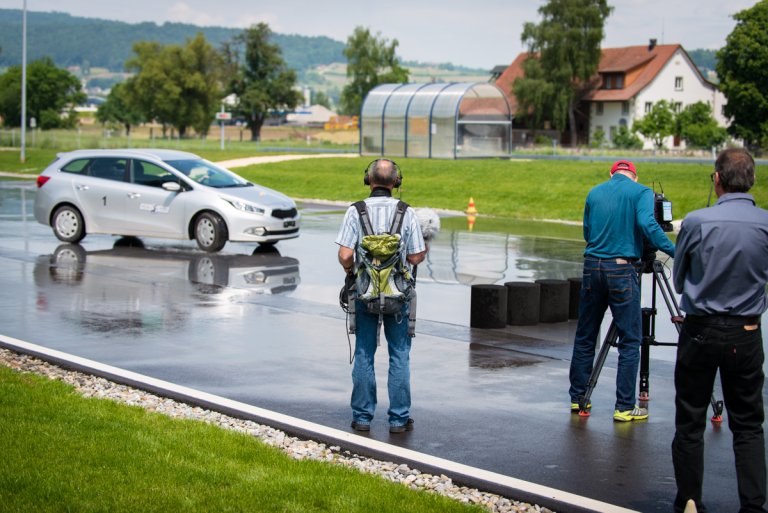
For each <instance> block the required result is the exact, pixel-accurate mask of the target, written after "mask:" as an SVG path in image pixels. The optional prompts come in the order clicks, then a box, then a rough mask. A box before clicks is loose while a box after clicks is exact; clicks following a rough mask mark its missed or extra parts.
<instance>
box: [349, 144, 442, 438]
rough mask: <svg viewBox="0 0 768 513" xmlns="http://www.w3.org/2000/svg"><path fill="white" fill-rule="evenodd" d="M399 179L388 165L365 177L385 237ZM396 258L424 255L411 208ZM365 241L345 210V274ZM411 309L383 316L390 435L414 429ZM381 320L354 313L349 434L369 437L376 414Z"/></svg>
mask: <svg viewBox="0 0 768 513" xmlns="http://www.w3.org/2000/svg"><path fill="white" fill-rule="evenodd" d="M401 181H402V176H401V175H400V173H399V168H398V167H397V165H396V164H395V163H394V162H393V161H391V160H388V159H378V160H375V161H373V162H372V163H371V164H370V165H369V166H368V167H367V168H366V172H365V179H364V182H365V184H366V185H368V186H369V187H370V189H371V194H370V196H369V197H368V198H366V199H365V207H366V211H367V215H368V218H369V220H370V223H371V227H372V228H373V231H374V232H375V233H377V234H380V233H387V232H388V230H389V229H390V228H391V226H392V219H393V217H394V216H395V212H396V209H397V205H398V200H397V199H396V198H393V197H392V189H394V188H395V187H400V183H401ZM400 235H401V241H402V243H401V245H400V248H401V249H400V251H401V254H400V257H401V258H402V259H403V261H404V262H407V263H408V264H410V265H417V264H419V263H420V262H421V261H422V260H424V257H425V256H426V254H427V249H426V245H425V243H424V237H423V236H422V233H421V228H420V226H419V221H418V218H417V217H416V213H415V212H414V210H413V209H412V208H411V207H408V208H407V209H406V210H405V214H404V216H403V224H402V230H401V233H400ZM362 238H363V229H362V226H361V224H360V215H359V213H358V211H357V209H356V208H355V207H354V206H351V207H349V209H348V210H347V213H346V215H345V216H344V221H343V222H342V225H341V228H340V229H339V234H338V236H337V237H336V244H338V245H339V254H338V258H339V263H340V264H341V265H342V267H343V268H344V270H345V271H346V273H347V274H352V273H354V269H355V253H356V248H357V246H358V245H359V244H360V243H361V241H362ZM409 308H410V303H408V302H406V303H404V304H403V308H402V310H401V311H400V312H399V313H396V314H389V315H384V319H383V324H384V336H385V337H386V339H387V350H388V352H389V373H388V377H387V390H388V392H389V410H388V412H387V413H388V415H389V432H390V433H403V432H405V431H411V430H412V429H413V419H412V418H411V416H410V407H411V383H410V352H411V337H410V335H409V334H408V314H409ZM378 321H379V316H378V315H376V314H372V313H369V312H367V311H366V309H365V308H364V307H363V306H362V305H358V307H357V308H355V323H356V330H355V357H354V366H353V367H352V400H351V406H352V429H354V430H355V431H370V429H371V421H372V420H373V414H374V411H375V410H376V375H375V372H374V355H375V354H376V346H377V339H378V337H377V332H378V331H379V324H378Z"/></svg>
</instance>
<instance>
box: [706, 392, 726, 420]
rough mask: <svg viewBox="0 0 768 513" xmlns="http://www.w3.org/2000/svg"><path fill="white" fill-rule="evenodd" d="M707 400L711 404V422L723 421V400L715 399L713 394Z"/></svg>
mask: <svg viewBox="0 0 768 513" xmlns="http://www.w3.org/2000/svg"><path fill="white" fill-rule="evenodd" d="M709 402H710V403H711V404H712V418H711V419H710V420H711V421H712V423H713V424H720V423H721V422H723V401H718V400H717V399H715V394H712V397H710V399H709Z"/></svg>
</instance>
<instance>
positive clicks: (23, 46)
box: [21, 0, 27, 164]
mask: <svg viewBox="0 0 768 513" xmlns="http://www.w3.org/2000/svg"><path fill="white" fill-rule="evenodd" d="M26 146H27V0H24V11H23V13H22V18H21V163H22V164H23V163H24V162H26V161H27V152H26Z"/></svg>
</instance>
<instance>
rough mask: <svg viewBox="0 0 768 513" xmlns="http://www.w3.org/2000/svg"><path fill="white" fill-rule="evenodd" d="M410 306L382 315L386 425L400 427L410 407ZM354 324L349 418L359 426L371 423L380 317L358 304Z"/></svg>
mask: <svg viewBox="0 0 768 513" xmlns="http://www.w3.org/2000/svg"><path fill="white" fill-rule="evenodd" d="M408 312H409V304H408V303H406V304H404V305H403V309H402V311H401V312H400V313H397V314H394V315H385V316H384V322H383V324H384V336H385V337H386V339H387V350H388V352H389V373H388V376H387V391H388V392H389V410H388V411H387V413H388V415H389V424H390V425H392V426H403V425H405V423H406V422H407V421H408V418H409V416H410V408H411V371H410V353H411V337H410V336H409V335H408ZM355 322H356V323H357V328H356V336H355V362H354V365H353V367H352V400H351V406H352V419H353V420H354V421H355V422H357V423H358V424H370V423H371V420H373V414H374V411H375V410H376V373H375V370H374V355H375V354H376V332H377V331H378V329H379V327H378V322H379V316H378V315H374V314H371V313H368V312H367V311H366V310H365V306H364V305H363V304H362V303H361V302H359V301H358V303H357V305H356V308H355Z"/></svg>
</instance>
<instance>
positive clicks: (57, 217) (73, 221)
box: [51, 205, 85, 243]
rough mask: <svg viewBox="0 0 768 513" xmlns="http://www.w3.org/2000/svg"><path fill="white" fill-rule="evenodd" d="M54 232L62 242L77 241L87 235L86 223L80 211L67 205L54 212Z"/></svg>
mask: <svg viewBox="0 0 768 513" xmlns="http://www.w3.org/2000/svg"><path fill="white" fill-rule="evenodd" d="M51 225H52V226H53V233H54V235H56V238H57V239H59V240H60V241H62V242H71V243H77V242H80V241H81V240H83V237H85V223H84V222H83V216H82V215H81V214H80V211H79V210H77V209H76V208H75V207H72V206H69V205H65V206H63V207H59V208H57V209H56V212H55V213H54V214H53V222H52V223H51Z"/></svg>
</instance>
